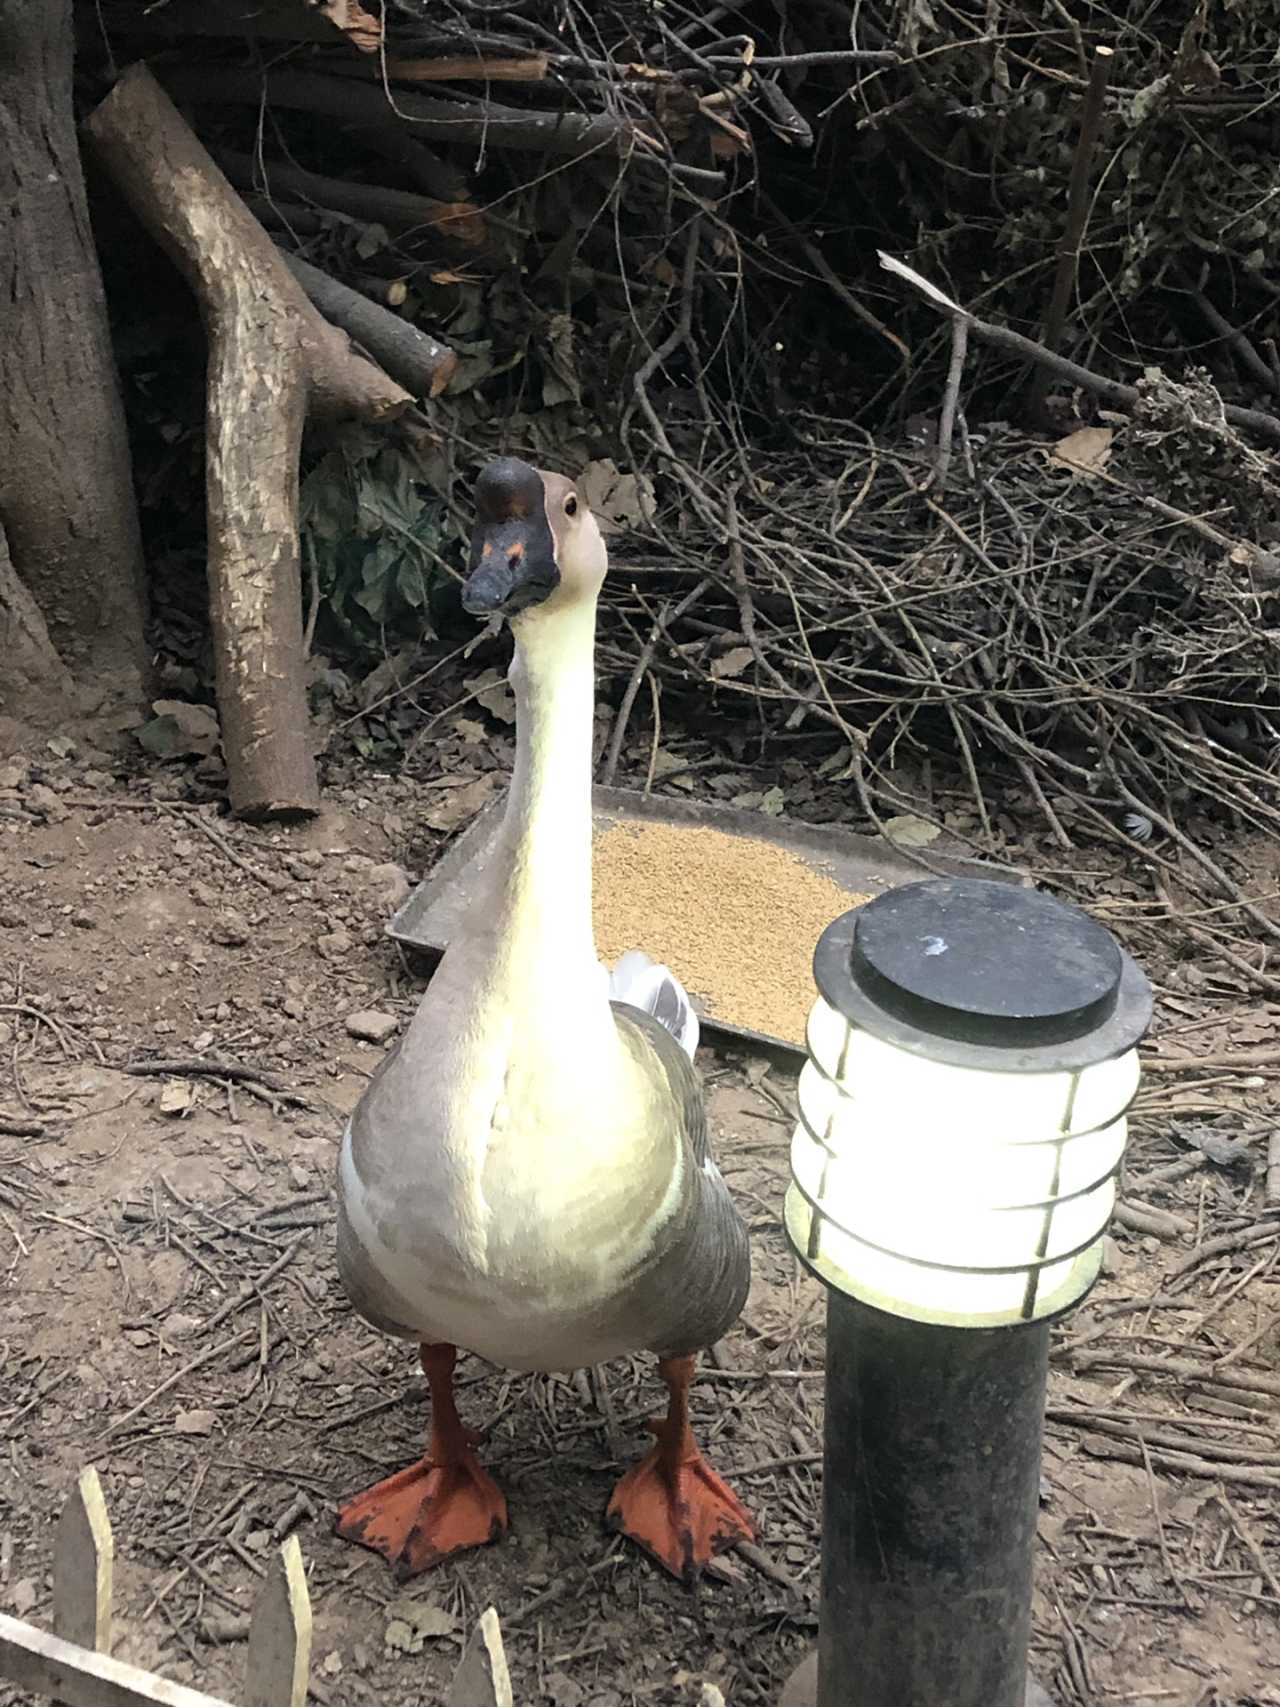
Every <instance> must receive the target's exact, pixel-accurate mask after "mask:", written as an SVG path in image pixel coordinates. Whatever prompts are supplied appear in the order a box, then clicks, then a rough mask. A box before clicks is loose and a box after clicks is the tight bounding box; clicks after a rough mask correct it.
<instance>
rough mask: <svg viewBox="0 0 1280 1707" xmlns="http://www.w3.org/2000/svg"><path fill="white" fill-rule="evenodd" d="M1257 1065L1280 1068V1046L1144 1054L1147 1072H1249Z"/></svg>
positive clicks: (1144, 1066) (1145, 1070)
mask: <svg viewBox="0 0 1280 1707" xmlns="http://www.w3.org/2000/svg"><path fill="white" fill-rule="evenodd" d="M1255 1067H1280V1049H1233V1050H1232V1051H1231V1052H1230V1053H1228V1054H1220V1055H1151V1056H1144V1057H1143V1061H1142V1070H1143V1072H1144V1073H1196V1072H1201V1071H1207V1070H1210V1069H1211V1070H1212V1071H1214V1072H1228V1073H1232V1072H1239V1073H1249V1072H1252V1071H1253V1070H1254V1068H1255Z"/></svg>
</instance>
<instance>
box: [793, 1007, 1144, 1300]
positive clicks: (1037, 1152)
mask: <svg viewBox="0 0 1280 1707" xmlns="http://www.w3.org/2000/svg"><path fill="white" fill-rule="evenodd" d="M808 1047H809V1061H808V1062H807V1063H806V1065H805V1068H804V1070H803V1072H802V1074H801V1078H800V1115H801V1118H800V1123H799V1125H798V1126H797V1128H796V1131H795V1135H794V1138H793V1140H792V1150H791V1167H792V1177H793V1182H794V1183H793V1185H792V1187H791V1189H790V1190H789V1192H788V1194H787V1203H786V1219H787V1228H788V1232H789V1234H790V1236H791V1239H792V1242H793V1243H794V1245H795V1247H796V1249H797V1250H798V1251H799V1252H800V1253H801V1255H802V1256H803V1257H804V1258H805V1260H806V1261H807V1262H808V1263H809V1265H810V1266H811V1267H812V1268H813V1269H814V1270H815V1271H816V1272H817V1273H818V1274H819V1275H820V1276H821V1277H822V1278H823V1279H824V1280H825V1281H827V1283H828V1284H830V1285H832V1286H835V1287H837V1288H839V1289H840V1290H841V1291H843V1292H846V1293H849V1294H851V1295H852V1296H854V1297H857V1298H859V1299H861V1300H863V1301H864V1302H865V1303H867V1304H870V1305H872V1306H875V1307H879V1308H882V1309H884V1310H887V1311H889V1312H891V1313H892V1314H895V1315H900V1316H906V1317H908V1318H910V1319H913V1320H917V1321H923V1322H936V1323H940V1324H955V1325H965V1326H972V1327H983V1326H1001V1325H1006V1324H1012V1323H1016V1322H1030V1321H1040V1320H1043V1319H1045V1318H1046V1317H1049V1316H1052V1315H1055V1314H1057V1313H1058V1312H1060V1311H1062V1310H1065V1309H1067V1308H1069V1307H1070V1306H1071V1305H1072V1304H1074V1303H1076V1302H1077V1301H1078V1300H1079V1299H1080V1298H1081V1297H1083V1296H1084V1294H1085V1293H1086V1292H1087V1291H1088V1290H1089V1288H1090V1287H1091V1286H1092V1285H1093V1283H1094V1281H1095V1280H1096V1278H1097V1275H1098V1271H1099V1268H1100V1266H1101V1258H1102V1238H1103V1235H1104V1233H1105V1231H1106V1227H1107V1223H1108V1221H1109V1219H1110V1216H1111V1212H1112V1209H1113V1208H1114V1204H1115V1197H1116V1177H1117V1174H1118V1172H1119V1170H1120V1167H1121V1164H1122V1162H1123V1158H1124V1150H1125V1141H1126V1132H1127V1123H1126V1119H1125V1114H1126V1111H1127V1109H1128V1107H1129V1104H1130V1103H1131V1102H1132V1100H1133V1096H1134V1093H1135V1091H1136V1089H1137V1085H1138V1076H1139V1067H1138V1059H1137V1053H1136V1051H1135V1050H1133V1049H1129V1050H1127V1051H1126V1052H1125V1053H1124V1054H1122V1055H1119V1056H1117V1057H1115V1058H1113V1059H1112V1060H1109V1061H1103V1062H1101V1063H1098V1064H1095V1065H1090V1066H1087V1067H1084V1068H1081V1069H1078V1070H1075V1071H1056V1072H1040V1073H1025V1072H1024V1073H1005V1072H998V1071H993V1070H989V1069H975V1068H963V1067H957V1066H955V1065H953V1064H943V1063H939V1062H936V1061H931V1060H928V1059H926V1058H923V1057H922V1056H920V1055H918V1054H915V1053H912V1052H910V1051H908V1050H905V1049H902V1048H899V1047H897V1046H895V1045H894V1044H892V1043H889V1042H886V1041H884V1040H883V1039H880V1038H877V1037H874V1036H872V1035H871V1034H870V1033H868V1032H866V1031H864V1030H862V1029H861V1028H860V1027H858V1026H856V1025H852V1024H850V1023H849V1022H848V1021H847V1020H846V1019H845V1018H844V1017H843V1016H842V1015H840V1014H839V1013H837V1012H836V1011H835V1009H833V1008H832V1007H830V1006H829V1005H828V1004H827V1003H826V1002H825V1001H819V1002H818V1003H817V1004H816V1005H815V1006H814V1008H813V1010H812V1012H811V1014H810V1019H809V1028H808Z"/></svg>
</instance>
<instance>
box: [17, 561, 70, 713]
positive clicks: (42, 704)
mask: <svg viewBox="0 0 1280 1707" xmlns="http://www.w3.org/2000/svg"><path fill="white" fill-rule="evenodd" d="M0 658H2V659H3V660H4V664H3V682H2V683H0V715H3V716H5V717H11V718H13V719H15V721H17V722H20V723H29V724H35V725H37V726H39V727H42V728H43V727H47V726H49V725H51V724H55V723H58V722H61V720H62V719H63V718H64V717H65V716H67V714H68V713H69V712H70V711H71V709H72V707H73V705H74V701H75V694H74V689H75V684H74V683H73V682H72V680H71V672H70V671H69V670H68V669H67V666H66V665H65V664H64V663H63V661H62V659H61V658H60V657H59V656H58V654H57V652H56V651H55V650H54V646H53V642H52V641H51V640H50V639H49V631H48V629H47V628H46V627H45V621H44V617H43V616H42V615H41V614H40V607H39V606H38V605H37V604H36V601H35V600H34V599H33V598H32V597H31V594H30V593H29V592H28V591H27V589H26V588H25V587H24V586H23V584H22V582H21V581H20V580H19V579H18V577H17V575H16V574H15V573H14V568H13V563H12V560H11V559H10V556H9V542H8V540H7V539H6V538H5V534H4V529H3V528H0Z"/></svg>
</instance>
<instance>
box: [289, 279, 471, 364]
mask: <svg viewBox="0 0 1280 1707" xmlns="http://www.w3.org/2000/svg"><path fill="white" fill-rule="evenodd" d="M284 263H285V266H286V267H288V269H289V271H290V272H291V273H292V274H293V276H294V278H295V279H297V281H298V283H299V284H300V285H301V286H302V288H303V290H305V291H306V293H307V295H308V297H309V298H310V299H311V301H312V302H313V303H314V304H315V306H316V307H317V308H318V309H319V310H320V312H321V314H323V315H324V317H325V319H326V320H332V321H333V323H334V325H335V326H341V328H342V330H343V331H344V332H346V333H347V334H348V335H349V336H350V337H352V338H354V339H355V341H356V343H357V344H361V345H363V347H364V348H365V349H366V350H368V352H369V354H370V355H371V356H372V357H373V358H374V360H375V361H377V362H378V363H379V364H380V365H381V366H382V367H383V368H385V370H386V371H387V372H388V373H389V374H390V375H391V377H392V379H394V380H396V381H398V382H399V384H401V385H403V386H404V387H405V389H406V390H407V391H411V392H412V393H413V394H414V396H415V397H439V395H440V393H441V392H442V391H443V390H444V388H445V386H446V385H448V383H449V381H450V380H451V379H452V378H453V376H454V374H455V372H456V371H457V367H458V358H457V356H456V355H454V353H453V351H452V350H450V349H448V348H446V346H445V345H444V344H438V343H437V342H436V340H435V339H434V338H431V337H428V335H427V334H426V333H425V332H422V331H420V330H419V329H418V327H416V326H415V325H414V324H413V323H412V321H409V320H402V319H401V318H400V316H399V315H398V314H393V313H392V312H391V310H390V309H389V308H383V307H382V305H381V304H380V303H377V302H374V301H372V300H371V299H370V298H369V297H367V296H361V294H360V292H359V291H358V290H351V289H350V288H349V287H348V286H347V285H344V284H340V283H339V282H338V280H337V279H332V278H330V277H329V275H328V273H325V272H321V270H320V268H319V267H313V266H312V265H311V263H310V261H304V260H303V259H302V257H301V256H300V255H285V257H284Z"/></svg>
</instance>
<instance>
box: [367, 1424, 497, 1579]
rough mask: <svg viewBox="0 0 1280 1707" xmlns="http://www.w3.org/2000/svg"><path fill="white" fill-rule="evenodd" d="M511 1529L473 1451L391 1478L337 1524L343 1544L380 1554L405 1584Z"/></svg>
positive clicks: (490, 1480)
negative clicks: (466, 1550)
mask: <svg viewBox="0 0 1280 1707" xmlns="http://www.w3.org/2000/svg"><path fill="white" fill-rule="evenodd" d="M506 1528H507V1502H506V1500H505V1499H504V1498H503V1495H502V1490H501V1489H500V1488H499V1487H498V1485H497V1483H496V1482H495V1481H494V1480H493V1477H492V1476H490V1475H489V1473H488V1472H487V1471H486V1470H485V1469H484V1468H483V1467H482V1466H481V1464H480V1462H479V1460H478V1459H477V1458H476V1457H475V1455H474V1453H472V1452H471V1451H470V1450H467V1451H465V1452H463V1453H461V1454H460V1455H459V1456H458V1458H457V1460H456V1462H451V1463H448V1464H435V1463H433V1462H432V1460H431V1459H430V1458H424V1459H423V1460H422V1461H421V1462H420V1463H418V1464H411V1465H410V1466H409V1468H408V1469H407V1470H401V1471H399V1472H398V1473H397V1474H396V1475H394V1476H388V1477H387V1479H386V1481H384V1482H379V1483H378V1484H377V1485H376V1486H375V1487H372V1488H369V1489H368V1490H367V1491H366V1492H365V1493H363V1494H357V1495H356V1497H355V1498H354V1499H353V1500H350V1501H349V1502H348V1503H347V1504H346V1505H345V1506H343V1508H342V1510H341V1511H340V1512H339V1513H338V1522H337V1533H338V1534H339V1535H340V1536H341V1537H342V1538H343V1540H344V1541H354V1542H355V1543H356V1544H357V1545H358V1546H361V1547H368V1548H370V1549H371V1550H372V1551H373V1552H375V1553H380V1554H381V1555H382V1557H383V1558H384V1559H385V1560H386V1561H387V1563H388V1564H389V1565H390V1566H391V1568H392V1570H393V1571H394V1572H395V1574H396V1577H397V1579H398V1580H399V1581H400V1582H404V1581H405V1580H406V1579H407V1578H409V1577H414V1576H417V1575H418V1574H419V1573H420V1572H421V1571H427V1570H430V1569H431V1567H432V1566H433V1565H438V1564H439V1563H440V1561H441V1560H442V1559H447V1558H448V1557H449V1555H450V1554H451V1553H459V1552H461V1551H462V1550H463V1549H464V1548H467V1547H482V1546H484V1544H485V1543H486V1542H488V1541H496V1540H497V1538H498V1537H499V1536H500V1535H502V1534H504V1533H505V1531H506Z"/></svg>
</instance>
